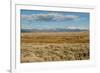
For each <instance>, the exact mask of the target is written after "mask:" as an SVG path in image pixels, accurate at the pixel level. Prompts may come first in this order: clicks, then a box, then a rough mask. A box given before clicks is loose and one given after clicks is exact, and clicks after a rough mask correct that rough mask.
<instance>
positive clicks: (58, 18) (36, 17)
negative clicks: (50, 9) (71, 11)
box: [21, 13, 79, 21]
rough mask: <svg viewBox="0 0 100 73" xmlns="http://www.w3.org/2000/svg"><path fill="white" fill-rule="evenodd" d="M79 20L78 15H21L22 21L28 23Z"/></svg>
mask: <svg viewBox="0 0 100 73" xmlns="http://www.w3.org/2000/svg"><path fill="white" fill-rule="evenodd" d="M78 18H79V16H77V15H64V14H62V13H48V14H32V15H21V19H22V20H26V21H70V20H75V19H78Z"/></svg>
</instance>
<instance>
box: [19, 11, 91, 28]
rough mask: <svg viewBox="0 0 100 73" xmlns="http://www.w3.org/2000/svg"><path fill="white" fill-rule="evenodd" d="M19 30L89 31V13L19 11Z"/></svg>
mask: <svg viewBox="0 0 100 73" xmlns="http://www.w3.org/2000/svg"><path fill="white" fill-rule="evenodd" d="M20 14H21V22H20V23H21V29H55V28H64V29H68V28H70V29H77V28H79V29H89V19H90V18H89V13H82V12H56V11H55V12H54V11H39V10H21V13H20Z"/></svg>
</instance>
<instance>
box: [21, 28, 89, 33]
mask: <svg viewBox="0 0 100 73" xmlns="http://www.w3.org/2000/svg"><path fill="white" fill-rule="evenodd" d="M81 31H88V29H62V28H56V29H21V32H81Z"/></svg>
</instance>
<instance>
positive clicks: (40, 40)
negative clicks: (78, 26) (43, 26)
mask: <svg viewBox="0 0 100 73" xmlns="http://www.w3.org/2000/svg"><path fill="white" fill-rule="evenodd" d="M88 59H89V32H86V31H85V32H28V33H26V32H24V33H21V63H29V62H45V61H70V60H88Z"/></svg>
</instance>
